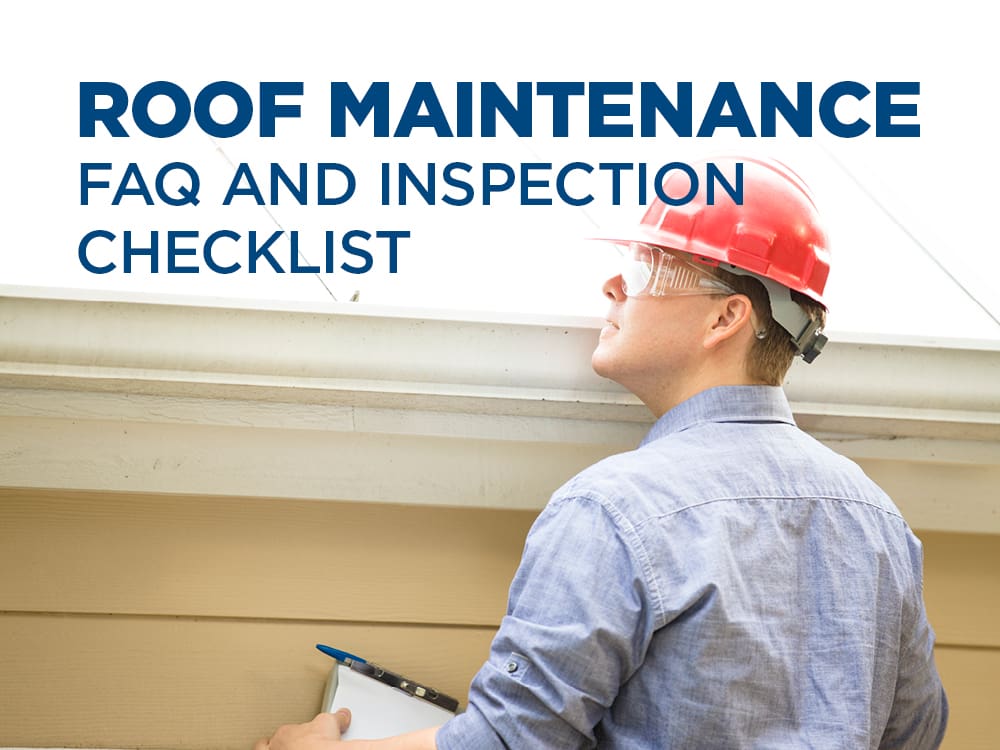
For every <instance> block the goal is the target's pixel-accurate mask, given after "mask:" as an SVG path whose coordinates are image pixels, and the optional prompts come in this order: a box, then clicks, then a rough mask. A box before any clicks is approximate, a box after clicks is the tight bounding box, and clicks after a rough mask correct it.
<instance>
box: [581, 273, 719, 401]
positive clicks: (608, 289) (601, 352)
mask: <svg viewBox="0 0 1000 750" xmlns="http://www.w3.org/2000/svg"><path fill="white" fill-rule="evenodd" d="M603 289H604V294H605V296H606V297H607V298H608V300H609V302H610V306H609V308H608V313H607V325H605V326H604V328H603V329H601V335H600V338H599V340H598V343H597V348H596V349H595V350H594V353H593V356H592V357H591V365H592V366H593V368H594V371H595V372H596V373H597V374H598V375H601V376H603V377H606V378H609V379H611V380H614V381H615V382H617V383H619V384H621V385H623V386H624V387H626V388H628V389H629V390H630V391H632V393H634V394H636V395H637V396H639V398H641V399H642V400H643V401H645V402H646V403H647V404H648V403H650V401H649V400H648V399H649V398H653V397H654V395H655V392H657V391H659V390H662V389H664V388H670V387H671V384H672V382H673V381H677V380H680V379H683V378H685V377H686V376H687V375H688V374H689V373H691V372H693V371H695V370H696V369H697V367H698V363H699V362H700V358H699V355H700V354H701V353H703V351H704V346H703V336H704V331H705V328H706V326H707V325H710V321H711V319H712V318H713V316H714V308H715V306H716V305H717V303H718V297H713V296H710V295H701V296H697V295H680V296H670V295H668V296H662V297H651V296H639V297H629V296H627V295H626V294H625V291H624V289H623V288H622V277H621V276H620V275H618V276H614V277H612V278H610V279H608V280H607V281H606V282H605V283H604V287H603Z"/></svg>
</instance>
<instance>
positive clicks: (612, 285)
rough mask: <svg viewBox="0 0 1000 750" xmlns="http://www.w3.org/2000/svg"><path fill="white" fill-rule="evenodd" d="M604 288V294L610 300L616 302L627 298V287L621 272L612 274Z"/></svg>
mask: <svg viewBox="0 0 1000 750" xmlns="http://www.w3.org/2000/svg"><path fill="white" fill-rule="evenodd" d="M602 289H603V291H604V296H605V297H607V298H608V299H609V300H612V301H614V302H623V301H624V300H625V297H626V295H625V287H624V282H623V281H622V275H621V274H618V275H617V276H612V277H611V278H610V279H608V280H607V281H605V282H604V286H603V287H602Z"/></svg>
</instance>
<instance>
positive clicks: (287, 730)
mask: <svg viewBox="0 0 1000 750" xmlns="http://www.w3.org/2000/svg"><path fill="white" fill-rule="evenodd" d="M350 724H351V712H350V711H348V710H347V709H346V708H340V709H337V712H336V713H332V714H326V713H323V714H318V715H317V716H316V718H315V719H313V720H312V721H310V722H307V723H305V724H285V725H284V726H283V727H278V729H277V731H275V733H274V735H273V736H272V737H271V739H270V740H268V739H260V740H257V744H256V745H254V746H253V750H328V748H331V747H333V746H334V745H335V744H337V743H338V742H339V741H340V735H341V734H342V733H343V732H344V731H346V730H347V727H349V726H350Z"/></svg>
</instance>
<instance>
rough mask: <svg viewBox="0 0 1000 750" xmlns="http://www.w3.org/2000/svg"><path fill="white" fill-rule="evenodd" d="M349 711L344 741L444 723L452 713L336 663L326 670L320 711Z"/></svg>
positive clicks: (384, 735) (381, 735)
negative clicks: (327, 674)
mask: <svg viewBox="0 0 1000 750" xmlns="http://www.w3.org/2000/svg"><path fill="white" fill-rule="evenodd" d="M338 708H349V709H350V710H351V725H350V726H349V727H348V728H347V731H346V732H344V739H347V740H374V739H379V738H382V737H392V736H394V735H397V734H404V733H405V732H412V731H414V730H416V729H424V728H425V727H433V726H439V725H441V724H444V723H445V722H446V721H448V719H450V718H452V717H453V716H454V715H455V714H454V713H453V712H451V711H449V710H447V709H445V708H442V707H441V706H437V705H434V704H433V703H430V702H428V701H426V700H423V699H422V698H418V697H416V696H414V695H410V694H409V693H407V692H405V691H403V690H400V689H399V688H395V687H392V686H390V685H387V684H385V683H383V682H380V681H378V680H377V679H374V678H372V677H369V676H367V675H365V674H362V673H360V672H356V671H355V670H353V669H351V668H350V667H349V666H348V665H346V664H343V663H341V662H337V663H335V664H334V665H333V667H332V668H331V669H330V676H329V677H328V678H327V682H326V691H325V692H324V694H323V706H322V710H323V711H328V712H331V713H332V712H334V711H336V710H337V709H338Z"/></svg>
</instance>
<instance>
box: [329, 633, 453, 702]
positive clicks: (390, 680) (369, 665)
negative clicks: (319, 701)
mask: <svg viewBox="0 0 1000 750" xmlns="http://www.w3.org/2000/svg"><path fill="white" fill-rule="evenodd" d="M316 648H318V649H319V650H320V651H322V652H323V653H324V654H326V655H327V656H332V657H333V658H334V659H336V660H337V661H339V662H340V663H341V664H343V665H344V666H345V667H348V668H349V669H351V670H352V671H354V672H358V673H359V674H363V675H365V676H367V677H371V678H372V679H374V680H378V681H379V682H381V683H383V684H385V685H388V686H389V687H394V688H398V689H399V690H402V691H403V692H405V693H407V694H409V695H411V696H413V697H414V698H419V699H420V700H425V701H427V702H428V703H432V704H434V705H435V706H440V707H441V708H443V709H445V710H446V711H451V712H452V713H454V712H455V711H457V710H458V700H456V699H455V698H452V697H451V696H450V695H445V694H444V693H440V692H438V691H437V690H435V689H434V688H432V687H428V686H427V685H422V684H421V683H419V682H415V681H413V680H411V679H409V678H407V677H403V676H402V675H400V674H396V673H395V672H390V671H389V670H388V669H385V668H384V667H380V666H379V665H378V664H375V663H374V662H370V661H367V660H366V659H362V658H361V657H360V656H355V655H354V654H349V653H347V652H346V651H341V650H340V649H336V648H331V647H330V646H324V645H322V644H316Z"/></svg>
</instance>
